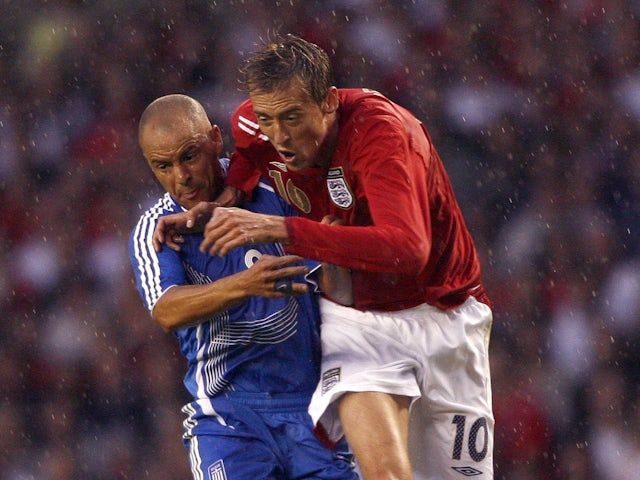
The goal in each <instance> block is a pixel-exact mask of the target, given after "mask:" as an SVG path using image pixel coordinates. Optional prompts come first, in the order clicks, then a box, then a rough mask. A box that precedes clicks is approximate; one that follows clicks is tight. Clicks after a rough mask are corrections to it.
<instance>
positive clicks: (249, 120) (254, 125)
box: [231, 100, 269, 142]
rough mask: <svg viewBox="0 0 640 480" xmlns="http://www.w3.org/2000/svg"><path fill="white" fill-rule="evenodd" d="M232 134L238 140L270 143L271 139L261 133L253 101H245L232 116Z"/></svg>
mask: <svg viewBox="0 0 640 480" xmlns="http://www.w3.org/2000/svg"><path fill="white" fill-rule="evenodd" d="M231 132H232V135H233V137H234V139H235V140H236V142H238V141H242V140H244V141H245V142H246V141H250V140H252V139H253V140H260V141H263V142H268V141H269V139H268V138H267V137H266V136H265V135H264V134H263V133H262V132H261V131H260V126H259V125H258V119H257V118H256V116H255V114H254V113H253V104H252V103H251V100H245V101H244V102H242V103H241V104H240V106H239V107H238V108H236V110H235V111H234V112H233V114H232V115H231Z"/></svg>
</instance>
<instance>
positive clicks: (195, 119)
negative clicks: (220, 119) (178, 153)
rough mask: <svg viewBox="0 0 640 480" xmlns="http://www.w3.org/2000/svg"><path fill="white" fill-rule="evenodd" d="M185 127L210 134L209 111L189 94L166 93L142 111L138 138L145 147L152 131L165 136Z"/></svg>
mask: <svg viewBox="0 0 640 480" xmlns="http://www.w3.org/2000/svg"><path fill="white" fill-rule="evenodd" d="M183 129H189V130H191V131H193V132H199V133H204V134H208V133H209V131H210V130H211V122H210V121H209V118H208V116H207V112H206V111H205V109H204V107H203V106H202V105H201V104H200V102H198V101H197V100H195V99H193V98H191V97H188V96H187V95H181V94H172V95H166V96H164V97H160V98H158V99H156V100H154V101H153V102H151V103H150V104H149V106H148V107H147V108H146V109H145V110H144V112H143V113H142V116H141V117H140V123H139V125H138V140H139V142H140V146H141V147H143V143H144V139H145V138H146V137H147V136H148V135H149V134H150V133H153V134H154V135H157V136H159V137H163V136H165V134H167V133H169V132H176V131H180V130H183ZM143 151H144V147H143Z"/></svg>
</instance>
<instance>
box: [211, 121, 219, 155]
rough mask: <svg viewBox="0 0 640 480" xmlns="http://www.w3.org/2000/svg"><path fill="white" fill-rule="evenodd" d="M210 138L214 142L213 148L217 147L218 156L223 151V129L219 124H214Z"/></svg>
mask: <svg viewBox="0 0 640 480" xmlns="http://www.w3.org/2000/svg"><path fill="white" fill-rule="evenodd" d="M209 138H211V142H213V148H214V149H215V152H216V156H218V157H219V156H220V154H221V153H222V131H221V130H220V127H219V126H218V125H212V126H211V130H210V131H209Z"/></svg>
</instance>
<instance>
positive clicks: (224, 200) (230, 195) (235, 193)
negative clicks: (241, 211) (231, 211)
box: [215, 185, 246, 207]
mask: <svg viewBox="0 0 640 480" xmlns="http://www.w3.org/2000/svg"><path fill="white" fill-rule="evenodd" d="M245 196H246V195H245V193H244V192H243V191H242V190H239V189H237V188H236V187H233V186H231V185H227V186H226V187H224V190H222V193H221V194H220V195H218V198H216V199H215V203H216V205H218V206H219V207H237V206H239V205H241V204H242V202H243V201H244V198H245Z"/></svg>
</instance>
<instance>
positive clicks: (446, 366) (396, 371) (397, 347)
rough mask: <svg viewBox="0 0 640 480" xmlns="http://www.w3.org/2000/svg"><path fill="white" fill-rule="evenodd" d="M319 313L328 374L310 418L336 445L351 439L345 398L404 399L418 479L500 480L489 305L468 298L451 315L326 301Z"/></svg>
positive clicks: (421, 307) (434, 310)
mask: <svg viewBox="0 0 640 480" xmlns="http://www.w3.org/2000/svg"><path fill="white" fill-rule="evenodd" d="M320 312H321V316H322V327H321V328H322V330H321V332H322V334H321V338H322V370H321V371H322V374H321V379H320V383H319V384H318V387H317V389H316V391H315V393H314V395H313V398H312V399H311V404H310V405H309V413H310V415H311V417H312V419H313V421H314V422H315V423H320V424H322V427H323V428H324V429H325V430H326V432H327V434H328V436H329V439H330V440H332V441H337V440H338V439H340V438H341V437H342V435H343V432H342V426H341V424H340V420H339V418H338V412H337V406H336V402H335V401H336V400H337V399H338V398H340V396H342V395H343V394H344V393H346V392H364V391H375V392H385V393H391V394H397V395H405V396H408V397H411V398H412V404H411V424H410V439H409V451H410V454H411V462H412V466H413V470H414V478H415V479H416V480H435V479H441V480H442V479H457V480H459V479H460V478H461V477H462V478H463V477H465V476H473V477H474V478H478V479H492V478H493V428H494V421H493V414H492V409H491V377H490V373H489V356H488V348H489V336H490V331H491V322H492V314H491V309H490V308H489V307H488V306H487V305H485V304H483V303H481V302H478V301H477V300H476V299H475V298H473V297H470V298H469V299H468V300H467V301H466V302H465V303H464V304H463V305H461V306H459V307H457V308H454V309H451V310H447V311H443V310H440V309H438V308H435V307H432V306H430V305H427V304H423V305H419V306H417V307H415V308H411V309H407V310H401V311H396V312H372V311H367V312H362V311H359V310H355V309H353V308H348V307H343V306H341V305H337V304H335V303H333V302H331V301H329V300H326V299H321V300H320Z"/></svg>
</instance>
